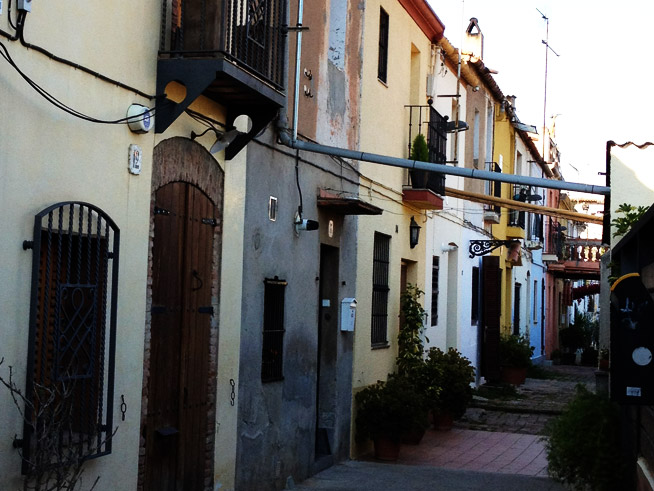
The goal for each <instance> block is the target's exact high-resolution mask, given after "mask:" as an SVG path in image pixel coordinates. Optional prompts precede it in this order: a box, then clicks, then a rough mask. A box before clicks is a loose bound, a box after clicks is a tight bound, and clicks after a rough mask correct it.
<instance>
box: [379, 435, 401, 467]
mask: <svg viewBox="0 0 654 491" xmlns="http://www.w3.org/2000/svg"><path fill="white" fill-rule="evenodd" d="M373 442H374V443H375V458H376V459H378V460H386V461H394V460H397V458H398V457H399V455H400V439H399V438H393V437H389V436H377V437H375V438H374V440H373Z"/></svg>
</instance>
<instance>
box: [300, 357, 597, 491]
mask: <svg viewBox="0 0 654 491" xmlns="http://www.w3.org/2000/svg"><path fill="white" fill-rule="evenodd" d="M545 371H546V373H548V374H549V376H550V377H552V378H527V381H526V383H525V384H524V385H523V386H521V387H519V388H518V389H516V390H515V392H513V393H511V392H508V393H507V391H498V392H497V393H494V391H493V390H492V389H486V388H482V390H481V391H479V392H480V393H481V394H483V395H484V396H488V397H482V396H481V395H479V396H475V400H474V402H473V407H470V408H469V409H468V411H467V412H466V414H465V416H464V417H463V418H462V419H461V420H460V421H457V422H456V423H455V426H454V428H452V430H450V431H437V430H433V429H430V430H428V431H427V433H426V435H425V437H424V438H423V440H422V442H421V443H420V444H419V445H417V446H408V445H404V446H403V447H402V450H401V452H400V458H399V460H398V461H397V462H396V463H391V464H387V463H381V462H378V461H375V460H374V458H373V457H372V456H369V457H366V458H364V459H361V460H358V461H347V462H344V463H341V464H338V465H335V466H333V467H331V468H329V469H327V470H325V471H323V472H321V473H319V474H317V475H316V476H314V477H313V478H311V479H308V480H306V481H304V482H302V483H298V484H294V483H289V485H288V488H287V489H300V490H312V489H320V490H331V491H337V490H339V491H350V490H351V491H355V490H373V489H374V490H380V489H401V490H439V491H441V490H442V491H459V490H477V489H484V490H502V491H512V490H515V491H518V490H525V489H529V490H530V491H540V490H552V491H554V490H563V489H565V488H564V487H563V486H562V485H560V484H559V483H557V482H555V481H553V480H552V479H550V478H548V477H547V458H546V453H545V445H544V443H543V441H542V440H541V437H542V435H543V434H544V428H545V425H546V423H547V421H549V420H550V419H551V418H553V417H555V416H556V415H557V414H559V413H560V412H561V411H562V410H563V408H564V407H565V405H566V404H567V402H568V401H569V400H570V399H571V398H572V397H573V395H574V391H575V387H576V385H577V384H578V383H581V384H584V385H585V386H586V388H588V389H589V390H593V391H594V390H595V377H594V368H593V367H578V366H567V365H559V366H551V367H546V368H545ZM500 392H501V393H500Z"/></svg>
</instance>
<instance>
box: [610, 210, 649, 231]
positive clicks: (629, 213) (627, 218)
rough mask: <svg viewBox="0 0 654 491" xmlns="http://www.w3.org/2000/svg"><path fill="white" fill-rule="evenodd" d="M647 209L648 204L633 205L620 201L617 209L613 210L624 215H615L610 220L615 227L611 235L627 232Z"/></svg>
mask: <svg viewBox="0 0 654 491" xmlns="http://www.w3.org/2000/svg"><path fill="white" fill-rule="evenodd" d="M648 209H649V207H648V206H639V207H635V206H633V205H630V204H628V203H622V204H621V205H620V206H618V209H617V210H616V211H615V213H616V214H618V213H620V214H623V215H624V216H620V217H616V218H614V219H613V220H611V226H612V227H615V232H613V237H618V236H620V235H624V234H626V233H627V232H629V230H630V229H631V227H633V225H634V224H635V223H636V222H637V221H638V220H640V218H641V217H642V216H643V215H644V214H645V213H646V212H647V210H648Z"/></svg>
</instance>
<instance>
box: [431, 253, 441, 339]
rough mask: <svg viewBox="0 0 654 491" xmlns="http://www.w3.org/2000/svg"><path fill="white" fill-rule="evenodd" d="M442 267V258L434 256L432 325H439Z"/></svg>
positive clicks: (432, 269)
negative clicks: (439, 281)
mask: <svg viewBox="0 0 654 491" xmlns="http://www.w3.org/2000/svg"><path fill="white" fill-rule="evenodd" d="M439 267H440V258H439V257H438V256H434V257H433V260H432V263H431V312H430V315H429V316H430V317H431V325H432V327H433V326H437V325H438V268H439Z"/></svg>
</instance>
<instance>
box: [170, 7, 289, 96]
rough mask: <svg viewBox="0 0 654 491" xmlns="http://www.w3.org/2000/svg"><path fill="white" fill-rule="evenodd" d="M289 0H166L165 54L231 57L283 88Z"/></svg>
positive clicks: (181, 56)
mask: <svg viewBox="0 0 654 491" xmlns="http://www.w3.org/2000/svg"><path fill="white" fill-rule="evenodd" d="M284 5H285V3H284V2H283V0H217V1H209V0H163V3H162V19H164V20H163V22H162V27H161V40H160V55H164V56H165V55H168V56H171V57H180V58H210V57H216V56H225V57H227V58H228V59H230V60H231V61H234V62H236V63H237V64H239V65H243V66H245V67H247V68H248V69H249V70H251V71H252V72H254V73H255V74H256V75H258V76H259V77H261V78H263V79H264V80H265V81H267V82H269V83H271V84H272V85H273V86H275V87H277V88H283V80H284V79H283V66H284V57H283V56H284V27H283V24H284V22H285V7H284Z"/></svg>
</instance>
